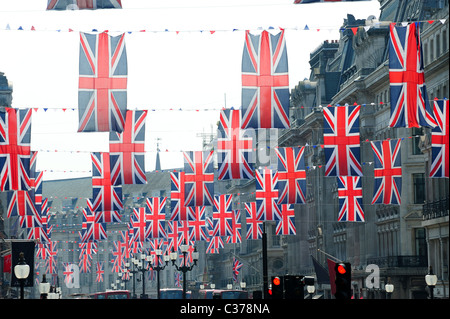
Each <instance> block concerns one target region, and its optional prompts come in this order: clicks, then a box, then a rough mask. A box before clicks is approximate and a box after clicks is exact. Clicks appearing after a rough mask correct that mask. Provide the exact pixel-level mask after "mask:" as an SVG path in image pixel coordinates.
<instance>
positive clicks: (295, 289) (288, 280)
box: [284, 276, 305, 299]
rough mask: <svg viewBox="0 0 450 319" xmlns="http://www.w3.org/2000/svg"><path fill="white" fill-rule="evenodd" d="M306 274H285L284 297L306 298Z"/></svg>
mask: <svg viewBox="0 0 450 319" xmlns="http://www.w3.org/2000/svg"><path fill="white" fill-rule="evenodd" d="M303 278H304V276H284V298H285V299H304V295H305V289H304V288H305V283H304V282H303Z"/></svg>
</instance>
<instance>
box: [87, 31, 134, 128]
mask: <svg viewBox="0 0 450 319" xmlns="http://www.w3.org/2000/svg"><path fill="white" fill-rule="evenodd" d="M79 74H80V75H79V82H78V117H79V124H78V132H112V131H114V132H119V133H122V131H123V129H124V126H125V116H126V110H127V77H128V67H127V54H126V49H125V34H122V35H119V36H109V35H108V34H107V33H106V32H103V33H100V34H88V33H80V59H79Z"/></svg>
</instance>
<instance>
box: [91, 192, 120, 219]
mask: <svg viewBox="0 0 450 319" xmlns="http://www.w3.org/2000/svg"><path fill="white" fill-rule="evenodd" d="M86 202H87V207H88V209H89V210H90V211H91V212H94V208H93V205H92V202H91V200H90V199H89V198H87V199H86ZM94 213H95V222H96V223H120V222H121V221H122V217H121V216H120V212H119V211H117V210H113V211H110V210H108V211H99V212H94Z"/></svg>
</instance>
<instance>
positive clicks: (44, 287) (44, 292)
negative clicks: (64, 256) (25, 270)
mask: <svg viewBox="0 0 450 319" xmlns="http://www.w3.org/2000/svg"><path fill="white" fill-rule="evenodd" d="M39 292H40V294H41V299H47V296H48V293H49V292H50V283H48V282H47V279H46V276H45V274H44V275H43V276H42V282H41V283H39Z"/></svg>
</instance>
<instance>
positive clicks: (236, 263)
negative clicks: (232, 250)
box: [233, 257, 244, 282]
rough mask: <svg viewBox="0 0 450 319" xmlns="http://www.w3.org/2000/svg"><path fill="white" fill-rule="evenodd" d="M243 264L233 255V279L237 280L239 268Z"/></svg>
mask: <svg viewBox="0 0 450 319" xmlns="http://www.w3.org/2000/svg"><path fill="white" fill-rule="evenodd" d="M243 265H244V264H243V263H241V262H240V261H239V259H236V258H234V257H233V281H234V282H237V281H238V276H239V272H240V271H241V268H242V266H243Z"/></svg>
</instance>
